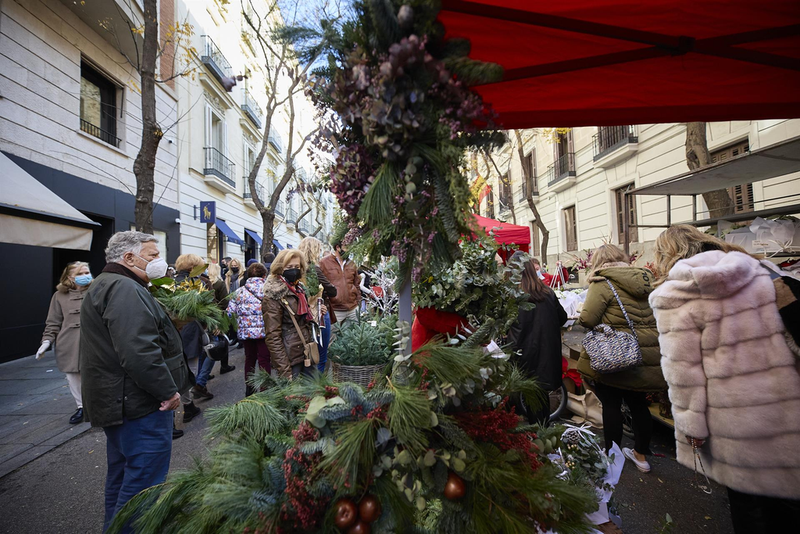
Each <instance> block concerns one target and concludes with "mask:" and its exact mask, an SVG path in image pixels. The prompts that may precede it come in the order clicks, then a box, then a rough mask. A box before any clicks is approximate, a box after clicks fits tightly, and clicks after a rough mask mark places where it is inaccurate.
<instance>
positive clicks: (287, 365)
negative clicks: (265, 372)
mask: <svg viewBox="0 0 800 534" xmlns="http://www.w3.org/2000/svg"><path fill="white" fill-rule="evenodd" d="M283 301H285V302H286V303H287V304H288V305H289V308H290V309H291V310H292V312H293V313H297V305H298V300H297V297H295V296H294V295H293V294H292V292H291V291H289V288H288V287H286V284H284V283H283V280H281V279H280V278H278V277H275V276H268V277H267V281H266V282H265V283H264V300H263V301H262V303H261V310H262V311H263V312H264V331H265V333H266V336H267V337H266V339H265V340H264V341H265V342H266V344H267V348H268V349H269V356H270V360H271V363H272V368H273V369H275V370H276V371H277V372H278V374H279V375H280V376H282V377H284V378H291V376H292V366H293V365H298V364H302V363H303V360H304V359H305V352H304V349H305V344H306V343H311V341H312V340H313V338H312V335H311V323H310V322H308V321H307V320H306V319H305V318H304V317H300V316H298V315H295V319H296V320H297V324H298V326H299V327H300V332H302V333H303V338H304V339H303V338H301V337H300V336H299V335H298V334H297V328H295V326H294V323H293V322H292V318H291V316H290V315H289V311H288V310H287V309H286V306H285V305H284V304H283Z"/></svg>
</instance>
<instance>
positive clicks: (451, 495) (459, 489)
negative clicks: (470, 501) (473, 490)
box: [444, 472, 467, 501]
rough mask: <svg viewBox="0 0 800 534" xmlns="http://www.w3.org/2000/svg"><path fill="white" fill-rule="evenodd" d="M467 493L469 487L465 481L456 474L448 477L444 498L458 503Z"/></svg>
mask: <svg viewBox="0 0 800 534" xmlns="http://www.w3.org/2000/svg"><path fill="white" fill-rule="evenodd" d="M466 492H467V487H466V485H465V484H464V480H463V479H462V478H461V477H460V476H458V475H457V474H455V473H452V472H451V473H450V474H449V475H448V476H447V484H445V485H444V496H445V497H447V498H448V499H450V500H451V501H456V500H458V499H460V498H461V497H463V496H464V494H465V493H466Z"/></svg>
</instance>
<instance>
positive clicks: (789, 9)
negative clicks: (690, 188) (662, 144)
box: [439, 0, 800, 128]
mask: <svg viewBox="0 0 800 534" xmlns="http://www.w3.org/2000/svg"><path fill="white" fill-rule="evenodd" d="M439 20H440V21H441V22H442V23H443V24H444V27H445V31H446V36H447V37H461V38H467V39H469V40H470V42H471V49H470V57H471V58H473V59H478V60H482V61H489V62H494V63H498V64H500V65H502V66H503V68H504V75H503V79H502V81H500V82H497V83H493V84H487V85H483V86H478V87H476V88H475V89H476V90H477V92H478V93H480V94H481V96H482V97H483V99H484V101H485V102H487V103H489V104H491V105H492V107H493V109H494V110H495V111H496V112H498V113H499V117H498V122H499V123H500V125H502V127H503V128H533V127H539V126H614V125H621V124H643V123H673V122H688V121H727V120H737V119H742V120H754V119H771V118H786V117H800V90H798V87H800V2H798V1H797V0H771V1H770V2H753V1H752V0H694V1H692V2H688V1H686V0H650V1H647V2H630V1H629V0H564V1H560V2H553V1H551V0H473V1H464V0H442V11H441V12H440V14H439Z"/></svg>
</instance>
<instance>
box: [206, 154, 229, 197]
mask: <svg viewBox="0 0 800 534" xmlns="http://www.w3.org/2000/svg"><path fill="white" fill-rule="evenodd" d="M203 150H204V151H205V168H204V169H203V174H204V175H205V176H206V177H209V176H213V177H215V178H216V179H218V180H219V181H221V182H223V183H224V184H226V185H227V186H228V187H230V188H233V190H234V191H235V190H236V165H234V163H233V162H232V161H231V160H229V159H228V158H226V157H225V156H224V155H223V154H222V152H220V151H219V150H217V149H216V148H214V147H213V146H207V147H205V148H204V149H203Z"/></svg>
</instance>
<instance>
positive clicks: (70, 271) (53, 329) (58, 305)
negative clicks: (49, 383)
mask: <svg viewBox="0 0 800 534" xmlns="http://www.w3.org/2000/svg"><path fill="white" fill-rule="evenodd" d="M91 283H92V274H91V273H90V272H89V264H88V263H84V262H82V261H74V262H72V263H70V264H68V265H67V267H66V268H65V269H64V272H63V273H61V280H60V281H59V283H58V285H57V286H56V289H57V291H56V292H55V294H54V295H53V298H52V300H51V301H50V311H48V312H47V322H46V326H45V328H44V334H43V335H42V345H41V346H40V347H39V350H38V351H37V352H36V359H37V360H38V359H39V358H41V357H42V355H43V354H44V352H45V351H46V350H47V349H48V348H49V347H50V346H51V345H53V344H55V353H56V364H57V365H58V370H59V371H61V372H62V373H64V374H65V375H66V376H67V383H68V384H69V392H70V393H72V397H73V398H74V399H75V404H77V407H78V409H77V410H76V411H75V413H74V414H72V417H70V418H69V422H70V424H73V425H74V424H77V423H80V422H82V421H83V400H82V398H81V368H80V360H79V353H78V346H79V345H80V340H81V328H80V327H81V304H82V303H83V297H84V295H85V294H86V290H87V289H89V284H91Z"/></svg>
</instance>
